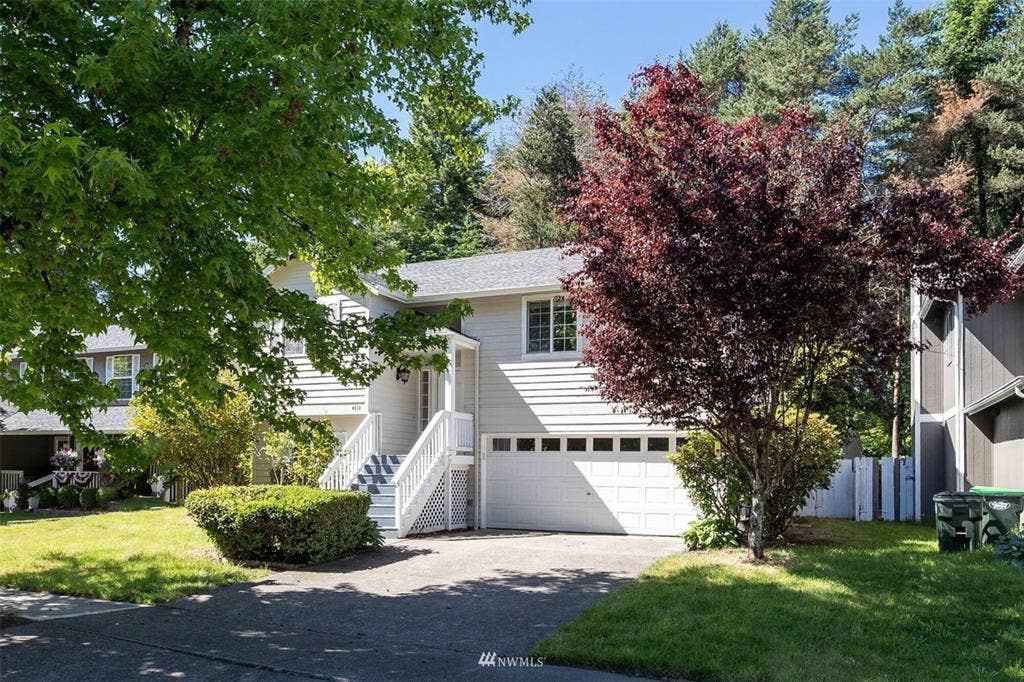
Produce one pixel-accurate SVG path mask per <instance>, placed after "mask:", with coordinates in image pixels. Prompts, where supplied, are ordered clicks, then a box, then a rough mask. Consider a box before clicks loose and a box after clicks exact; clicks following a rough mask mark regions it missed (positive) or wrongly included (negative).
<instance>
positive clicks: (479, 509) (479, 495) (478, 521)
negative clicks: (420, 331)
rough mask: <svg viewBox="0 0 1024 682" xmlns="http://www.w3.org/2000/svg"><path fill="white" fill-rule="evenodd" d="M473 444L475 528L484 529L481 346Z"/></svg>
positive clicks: (475, 370) (476, 369) (475, 363)
mask: <svg viewBox="0 0 1024 682" xmlns="http://www.w3.org/2000/svg"><path fill="white" fill-rule="evenodd" d="M473 442H474V443H479V444H480V447H479V449H477V451H476V466H475V467H473V468H474V469H475V470H476V495H474V496H473V497H475V498H476V513H475V514H474V515H473V521H474V523H473V526H474V527H475V528H482V527H483V526H482V514H483V509H484V505H483V496H484V476H483V460H484V457H483V453H484V450H483V445H484V439H483V438H482V437H481V435H480V346H477V347H476V350H474V351H473Z"/></svg>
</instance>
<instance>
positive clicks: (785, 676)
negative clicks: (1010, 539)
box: [533, 521, 1024, 680]
mask: <svg viewBox="0 0 1024 682" xmlns="http://www.w3.org/2000/svg"><path fill="white" fill-rule="evenodd" d="M791 536H792V544H791V545H790V546H789V547H787V548H785V549H776V550H774V551H772V552H771V557H772V560H771V563H770V564H769V565H761V566H755V565H751V564H749V563H746V562H744V561H743V552H742V551H740V550H728V551H720V552H691V553H684V554H679V555H674V556H671V557H668V558H666V559H663V560H661V561H659V562H657V563H656V564H654V565H653V566H651V568H650V569H648V570H647V571H646V572H645V573H644V575H643V576H641V577H640V579H639V580H638V581H637V582H635V583H633V584H631V585H629V586H627V587H625V588H623V589H621V590H619V591H617V592H615V593H613V594H611V595H610V596H608V597H607V598H605V599H604V600H602V601H601V602H598V603H597V604H596V605H594V606H593V607H591V608H590V609H588V610H587V611H585V612H583V613H582V614H581V615H580V616H579V617H578V618H576V620H574V621H572V622H571V623H569V624H568V625H567V626H565V627H564V628H562V629H561V630H559V631H558V632H556V633H555V634H554V635H552V636H551V637H548V638H547V639H545V640H543V641H542V642H540V644H538V645H537V647H536V648H535V650H534V651H533V655H536V656H544V657H545V658H546V660H547V661H548V662H550V663H559V664H568V665H579V666H589V667H596V668H605V669H608V670H615V671H620V672H626V673H633V674H640V675H653V676H671V677H686V678H691V679H714V680H754V679H757V680H795V679H834V680H847V679H871V680H881V679H899V680H911V679H919V680H935V679H949V680H952V679H992V678H1016V679H1020V678H1022V677H1024V572H1022V571H1021V570H1020V569H1017V568H1013V567H1010V566H1004V565H1000V564H997V563H996V561H995V559H994V558H993V556H992V553H991V552H990V551H983V552H978V553H974V554H956V555H943V554H939V553H938V552H937V551H936V544H935V531H934V529H933V528H931V527H930V526H921V525H915V524H897V523H854V522H848V521H816V522H801V524H800V527H798V528H796V529H794V531H793V532H792V533H791Z"/></svg>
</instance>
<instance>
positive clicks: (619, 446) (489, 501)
mask: <svg viewBox="0 0 1024 682" xmlns="http://www.w3.org/2000/svg"><path fill="white" fill-rule="evenodd" d="M666 441H668V444H666ZM671 444H672V440H671V439H670V438H665V437H628V436H623V437H615V438H612V437H588V438H583V437H571V436H570V437H547V436H545V437H533V436H510V437H496V438H491V439H488V445H489V447H488V452H487V455H486V464H485V482H484V484H485V486H486V488H485V494H484V505H485V514H486V523H487V526H488V527H489V528H525V529H533V530H561V531H580V532H590V533H635V534H646V535H676V534H678V533H680V532H682V531H683V530H685V529H686V527H687V526H688V525H689V524H690V522H691V521H693V520H695V519H696V518H697V512H696V510H695V509H694V507H693V505H692V504H691V503H690V501H689V499H688V498H687V496H686V493H685V492H684V491H683V490H682V489H681V488H680V487H679V479H678V478H677V477H676V474H675V471H674V470H673V468H672V465H671V464H669V463H668V461H666V459H665V454H666V452H667V451H668V450H669V446H670V445H671Z"/></svg>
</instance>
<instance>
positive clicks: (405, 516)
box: [394, 410, 452, 538]
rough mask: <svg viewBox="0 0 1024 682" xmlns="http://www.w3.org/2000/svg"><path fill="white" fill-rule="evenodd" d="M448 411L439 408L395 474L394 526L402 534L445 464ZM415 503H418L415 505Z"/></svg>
mask: <svg viewBox="0 0 1024 682" xmlns="http://www.w3.org/2000/svg"><path fill="white" fill-rule="evenodd" d="M451 419H452V413H451V412H449V411H448V410H439V411H438V412H436V413H435V414H434V416H433V418H431V420H430V423H429V424H427V428H425V429H423V433H421V434H420V437H419V438H418V439H417V440H416V444H415V445H413V446H412V450H410V451H409V456H408V457H406V458H405V460H404V461H403V462H402V466H400V467H399V468H398V471H397V472H396V473H395V479H394V484H395V528H397V529H398V537H400V538H401V537H405V535H406V534H407V533H408V532H409V529H410V528H412V525H413V524H414V523H415V522H416V517H417V515H418V514H419V512H420V509H421V508H422V506H423V504H422V503H423V502H425V501H426V497H427V496H429V495H430V493H431V492H432V491H433V488H434V485H436V483H437V481H438V479H439V478H440V477H441V475H442V474H443V473H444V470H445V467H446V466H447V464H448V455H449V449H450V448H449V444H450V442H451V435H450V433H451ZM417 502H419V504H417Z"/></svg>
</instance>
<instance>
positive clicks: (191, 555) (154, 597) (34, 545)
mask: <svg viewBox="0 0 1024 682" xmlns="http://www.w3.org/2000/svg"><path fill="white" fill-rule="evenodd" d="M132 506H138V503H135V504H133V505H132ZM26 515H28V514H27V513H26ZM36 518H39V519H40V520H39V521H38V522H32V523H11V524H7V525H4V526H3V529H2V530H0V585H2V586H4V587H13V588H17V589H21V590H39V591H43V592H55V593H58V594H70V595H78V596H86V597H99V598H102V599H113V600H117V601H129V602H136V603H140V604H151V603H154V602H160V601H166V600H168V599H174V598H176V597H181V596H184V595H186V594H192V593H194V592H202V591H204V590H207V589H209V588H211V587H215V586H218V585H227V584H230V583H235V582H239V581H242V580H249V579H252V578H256V577H259V576H261V575H264V574H266V572H267V571H265V570H261V569H251V568H243V567H240V566H235V565H233V564H230V563H228V562H226V561H224V560H223V559H222V558H221V557H220V555H219V554H218V553H217V550H216V549H215V548H214V546H213V544H212V543H211V542H210V541H209V540H208V539H207V538H206V535H205V534H204V533H203V531H202V530H200V529H199V528H198V527H197V526H196V525H195V524H194V523H193V522H192V520H191V519H189V518H188V515H187V514H186V512H185V510H184V509H182V508H179V507H165V508H162V509H150V510H144V511H120V512H107V513H96V514H90V515H87V516H78V517H71V518H55V519H47V520H42V518H41V517H39V516H37V517H36Z"/></svg>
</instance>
